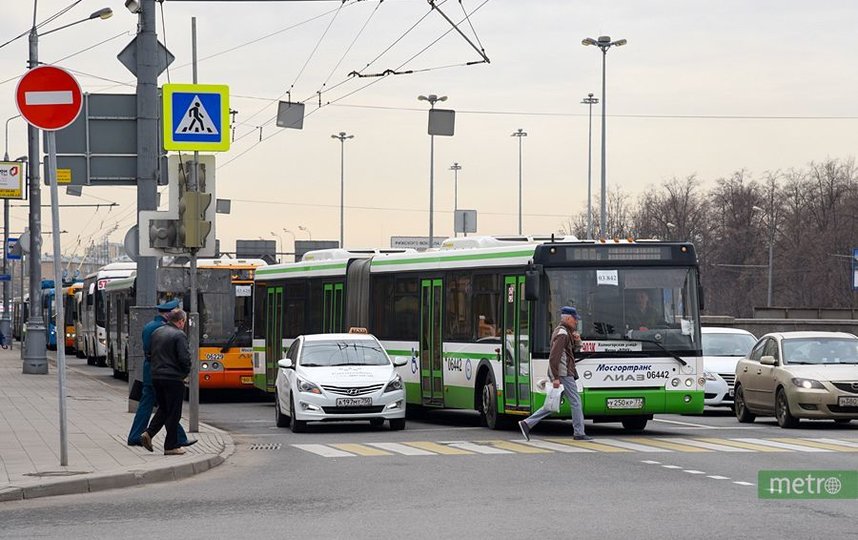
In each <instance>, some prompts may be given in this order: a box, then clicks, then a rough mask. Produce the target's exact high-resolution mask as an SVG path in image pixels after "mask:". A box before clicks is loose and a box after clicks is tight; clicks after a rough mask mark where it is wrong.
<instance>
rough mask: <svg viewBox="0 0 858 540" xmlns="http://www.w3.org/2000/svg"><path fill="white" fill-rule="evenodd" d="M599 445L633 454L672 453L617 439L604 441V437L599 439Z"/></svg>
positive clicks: (663, 449) (664, 449)
mask: <svg viewBox="0 0 858 540" xmlns="http://www.w3.org/2000/svg"><path fill="white" fill-rule="evenodd" d="M599 443H603V444H609V445H611V446H617V447H619V448H625V449H627V450H634V451H635V452H672V450H668V449H666V448H660V447H656V446H646V445H643V444H636V443H633V442H629V441H623V440H619V439H606V438H604V437H599Z"/></svg>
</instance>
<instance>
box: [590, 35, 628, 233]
mask: <svg viewBox="0 0 858 540" xmlns="http://www.w3.org/2000/svg"><path fill="white" fill-rule="evenodd" d="M626 43H627V41H626V40H625V39H618V40H616V41H611V38H610V36H599V39H593V38H585V39H584V40H583V41H581V44H582V45H584V46H585V47H587V46H590V45H595V46H596V47H599V49H601V50H602V215H601V216H600V219H599V225H600V227H601V230H600V231H599V234H600V235H601V237H602V238H604V237H605V235H606V234H607V231H606V228H607V227H606V226H607V214H608V210H607V209H608V197H607V179H606V172H605V59H606V58H607V56H608V49H610V48H611V47H622V46H623V45H625V44H626Z"/></svg>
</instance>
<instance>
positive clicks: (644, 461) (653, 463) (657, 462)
mask: <svg viewBox="0 0 858 540" xmlns="http://www.w3.org/2000/svg"><path fill="white" fill-rule="evenodd" d="M641 463H646V464H647V465H661V461H652V460H651V459H645V460H643V461H641Z"/></svg>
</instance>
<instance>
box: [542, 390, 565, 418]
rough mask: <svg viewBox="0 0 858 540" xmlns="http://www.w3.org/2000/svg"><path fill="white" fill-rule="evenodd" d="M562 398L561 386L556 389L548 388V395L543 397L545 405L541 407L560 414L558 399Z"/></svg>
mask: <svg viewBox="0 0 858 540" xmlns="http://www.w3.org/2000/svg"><path fill="white" fill-rule="evenodd" d="M562 396H563V385H560V386H559V387H558V388H554V386H550V387H549V388H548V393H547V394H546V395H545V404H544V405H543V407H545V408H546V409H547V410H549V411H551V412H560V398H561V397H562Z"/></svg>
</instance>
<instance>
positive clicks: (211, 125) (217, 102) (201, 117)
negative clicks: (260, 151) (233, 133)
mask: <svg viewBox="0 0 858 540" xmlns="http://www.w3.org/2000/svg"><path fill="white" fill-rule="evenodd" d="M163 105H164V122H163V124H164V150H198V151H204V152H225V151H227V150H229V87H228V86H226V85H222V84H165V85H164V87H163Z"/></svg>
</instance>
